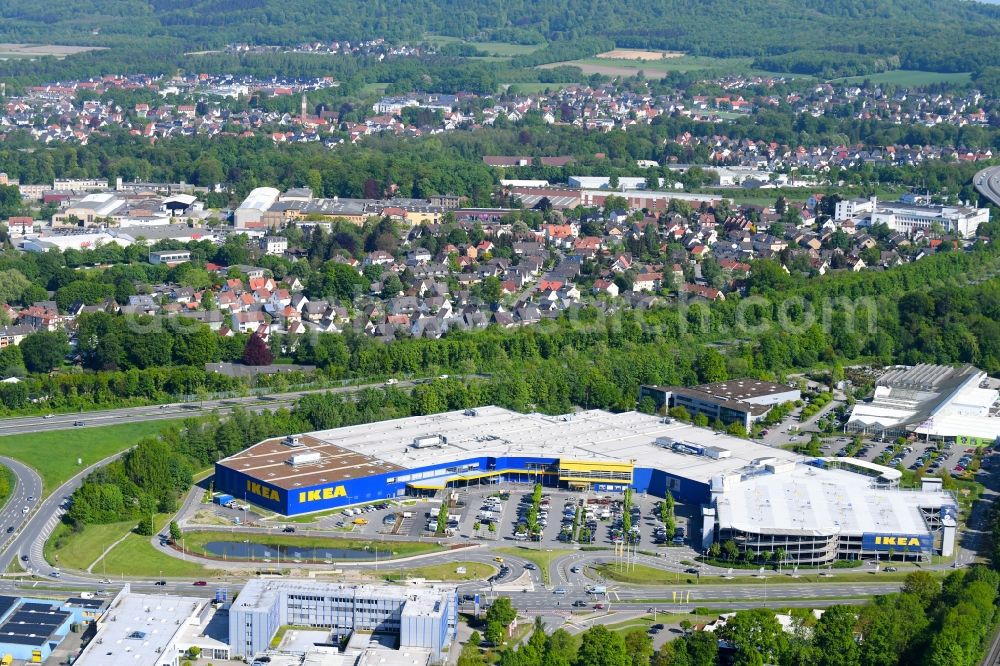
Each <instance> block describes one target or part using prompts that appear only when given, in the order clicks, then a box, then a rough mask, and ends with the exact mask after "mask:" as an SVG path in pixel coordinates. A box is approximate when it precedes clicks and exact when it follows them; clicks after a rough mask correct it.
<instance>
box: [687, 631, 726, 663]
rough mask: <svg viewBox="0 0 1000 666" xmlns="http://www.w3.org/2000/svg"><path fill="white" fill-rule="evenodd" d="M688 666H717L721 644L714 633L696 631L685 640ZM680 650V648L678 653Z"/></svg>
mask: <svg viewBox="0 0 1000 666" xmlns="http://www.w3.org/2000/svg"><path fill="white" fill-rule="evenodd" d="M680 640H682V641H683V645H684V652H685V655H686V657H687V661H685V662H681V663H683V664H686V666H715V665H716V660H717V659H718V654H719V642H718V640H717V639H716V636H715V634H714V633H712V632H709V631H695V632H692V633H690V634H688V635H687V636H685V637H684V638H683V639H680ZM679 651H680V649H679V648H678V652H679Z"/></svg>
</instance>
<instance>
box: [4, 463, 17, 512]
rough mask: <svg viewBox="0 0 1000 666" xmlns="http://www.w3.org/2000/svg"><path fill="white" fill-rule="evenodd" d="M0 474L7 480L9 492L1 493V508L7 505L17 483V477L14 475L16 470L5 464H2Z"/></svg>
mask: <svg viewBox="0 0 1000 666" xmlns="http://www.w3.org/2000/svg"><path fill="white" fill-rule="evenodd" d="M0 476H2V477H3V479H4V480H5V481H7V484H6V486H7V492H5V493H0V509H2V508H4V507H5V506H7V501H8V500H10V496H11V493H13V492H14V486H16V485H17V477H16V476H14V472H13V471H12V470H11V469H10V468H9V467H5V466H3V465H0Z"/></svg>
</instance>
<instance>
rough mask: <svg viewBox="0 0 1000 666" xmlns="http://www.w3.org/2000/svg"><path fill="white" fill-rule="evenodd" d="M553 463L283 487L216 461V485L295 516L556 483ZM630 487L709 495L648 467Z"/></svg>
mask: <svg viewBox="0 0 1000 666" xmlns="http://www.w3.org/2000/svg"><path fill="white" fill-rule="evenodd" d="M558 468H559V459H558V458H547V457H539V456H503V457H496V458H494V457H476V458H465V459H461V460H456V461H452V462H448V463H443V464H439V465H432V466H427V467H417V468H413V469H407V470H398V471H394V472H386V473H383V474H376V475H373V476H367V477H359V478H356V479H342V480H338V481H334V482H330V483H323V484H318V485H312V486H302V487H297V488H292V489H284V488H279V487H277V486H274V485H271V484H268V483H267V482H266V481H264V480H262V479H258V478H256V477H253V476H251V475H248V474H245V473H243V472H240V471H239V470H235V469H232V468H230V467H226V466H224V465H222V464H219V463H217V464H216V466H215V489H216V491H218V492H224V493H229V494H231V495H233V496H234V497H236V498H237V499H240V498H243V499H244V500H245V501H247V502H250V503H252V504H256V505H258V506H261V507H264V508H265V509H269V510H271V511H274V512H276V513H279V514H282V515H286V516H296V515H302V514H306V513H312V512H315V511H327V510H330V509H337V508H340V507H346V506H351V505H354V504H364V503H367V502H375V501H379V500H385V499H392V498H396V497H401V496H405V495H407V494H408V493H410V494H412V493H415V492H420V490H421V489H422V488H423V489H432V488H435V487H442V486H443V485H444V484H446V483H447V484H451V485H455V484H456V483H461V482H463V481H466V482H469V483H477V482H480V481H481V482H485V483H488V482H490V481H489V479H500V480H503V481H507V482H520V483H542V484H543V485H545V486H552V487H555V486H558V485H559V484H560V481H559V473H558ZM593 488H594V490H596V491H598V492H623V491H624V489H625V486H624V484H616V483H614V482H607V483H602V482H599V481H595V483H594V484H593ZM632 489H633V490H634V491H635V492H640V493H649V494H650V495H655V496H657V497H663V496H665V495H666V493H667V491H668V490H669V491H670V492H671V493H673V496H674V497H675V498H676V499H677V500H678V501H681V502H699V503H704V502H708V501H709V487H708V484H706V483H701V482H698V481H692V480H690V479H685V478H683V477H679V476H676V475H673V474H670V473H668V472H666V471H664V470H659V469H653V468H649V467H636V468H634V470H633V473H632Z"/></svg>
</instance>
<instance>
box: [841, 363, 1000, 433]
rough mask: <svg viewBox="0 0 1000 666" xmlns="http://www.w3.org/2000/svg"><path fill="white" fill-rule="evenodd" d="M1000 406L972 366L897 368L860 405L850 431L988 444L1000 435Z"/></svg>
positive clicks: (999, 397) (853, 414)
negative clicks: (914, 435) (999, 414)
mask: <svg viewBox="0 0 1000 666" xmlns="http://www.w3.org/2000/svg"><path fill="white" fill-rule="evenodd" d="M998 410H1000V392H998V391H997V390H996V389H994V388H991V384H990V380H989V377H988V376H987V374H986V373H985V372H983V371H982V370H980V369H978V368H976V367H974V366H972V365H963V366H960V367H957V368H953V367H951V366H947V365H929V364H920V365H915V366H912V367H907V366H897V367H894V368H889V369H888V370H887V371H886V372H885V373H884V374H883V375H882V376H881V377H880V378H879V379H878V381H877V382H876V384H875V391H874V393H873V395H872V397H871V399H870V400H866V401H863V402H858V403H856V404H855V405H854V409H852V410H851V416H850V418H849V420H848V422H847V430H849V431H851V432H863V433H871V434H877V435H882V436H884V437H898V436H906V435H909V434H911V433H915V434H917V435H923V436H924V437H925V438H927V439H942V440H948V441H957V442H959V443H960V444H963V445H985V444H992V443H993V442H995V441H997V439H998V438H1000V416H998Z"/></svg>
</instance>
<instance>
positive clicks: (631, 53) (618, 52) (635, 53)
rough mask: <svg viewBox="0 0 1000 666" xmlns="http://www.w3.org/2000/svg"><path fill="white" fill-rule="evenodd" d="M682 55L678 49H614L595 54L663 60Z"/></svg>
mask: <svg viewBox="0 0 1000 666" xmlns="http://www.w3.org/2000/svg"><path fill="white" fill-rule="evenodd" d="M683 56H684V54H683V53H682V52H680V51H643V50H640V49H614V50H613V51H605V52H604V53H598V54H597V57H598V58H610V59H611V60H663V59H665V58H681V57H683Z"/></svg>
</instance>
